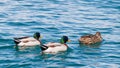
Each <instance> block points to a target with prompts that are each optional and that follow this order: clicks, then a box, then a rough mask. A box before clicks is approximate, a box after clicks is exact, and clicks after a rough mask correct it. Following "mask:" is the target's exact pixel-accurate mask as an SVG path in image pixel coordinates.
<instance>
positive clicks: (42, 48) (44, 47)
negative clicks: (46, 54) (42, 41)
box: [40, 45, 48, 51]
mask: <svg viewBox="0 0 120 68" xmlns="http://www.w3.org/2000/svg"><path fill="white" fill-rule="evenodd" d="M40 48H41V50H42V51H44V50H47V49H48V46H45V45H41V46H40Z"/></svg>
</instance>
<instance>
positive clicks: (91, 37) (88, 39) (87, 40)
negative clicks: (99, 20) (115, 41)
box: [79, 32, 102, 45]
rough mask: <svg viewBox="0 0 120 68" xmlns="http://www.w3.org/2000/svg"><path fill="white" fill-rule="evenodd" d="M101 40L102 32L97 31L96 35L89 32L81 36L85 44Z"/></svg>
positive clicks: (80, 40)
mask: <svg viewBox="0 0 120 68" xmlns="http://www.w3.org/2000/svg"><path fill="white" fill-rule="evenodd" d="M101 41H102V36H101V33H100V32H96V34H94V35H93V34H89V35H85V36H81V38H80V39H79V42H80V43H82V44H85V45H91V44H95V43H97V42H101Z"/></svg>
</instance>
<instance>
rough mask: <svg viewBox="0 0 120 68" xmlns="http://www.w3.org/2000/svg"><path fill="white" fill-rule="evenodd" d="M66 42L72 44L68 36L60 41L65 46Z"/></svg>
mask: <svg viewBox="0 0 120 68" xmlns="http://www.w3.org/2000/svg"><path fill="white" fill-rule="evenodd" d="M66 42H70V40H69V39H68V37H67V36H62V38H61V39H60V43H62V44H64V43H66Z"/></svg>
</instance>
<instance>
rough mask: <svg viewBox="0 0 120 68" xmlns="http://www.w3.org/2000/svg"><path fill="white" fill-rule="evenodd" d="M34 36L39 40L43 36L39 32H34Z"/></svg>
mask: <svg viewBox="0 0 120 68" xmlns="http://www.w3.org/2000/svg"><path fill="white" fill-rule="evenodd" d="M33 37H34V38H35V39H37V40H39V38H40V37H41V35H40V33H39V32H36V33H34V35H33Z"/></svg>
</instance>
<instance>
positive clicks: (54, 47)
mask: <svg viewBox="0 0 120 68" xmlns="http://www.w3.org/2000/svg"><path fill="white" fill-rule="evenodd" d="M66 42H69V39H68V37H67V36H63V37H62V38H61V40H60V43H53V42H50V43H48V44H45V45H42V44H41V46H40V47H41V50H42V53H58V52H61V51H66V50H67V48H68V46H67V44H66Z"/></svg>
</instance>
